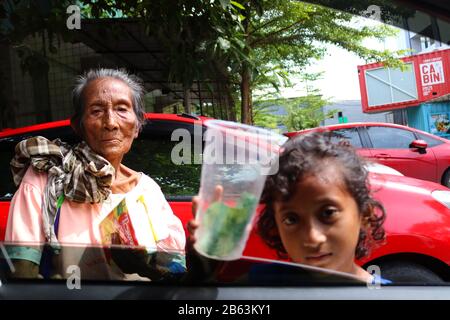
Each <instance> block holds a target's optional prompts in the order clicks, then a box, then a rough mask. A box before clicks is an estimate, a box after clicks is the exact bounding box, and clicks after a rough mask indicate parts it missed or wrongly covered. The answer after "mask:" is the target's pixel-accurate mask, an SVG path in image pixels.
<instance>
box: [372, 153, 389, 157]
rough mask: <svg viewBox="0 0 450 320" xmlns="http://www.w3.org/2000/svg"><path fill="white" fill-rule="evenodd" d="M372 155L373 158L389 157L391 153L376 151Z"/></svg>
mask: <svg viewBox="0 0 450 320" xmlns="http://www.w3.org/2000/svg"><path fill="white" fill-rule="evenodd" d="M374 157H375V158H390V157H391V155H389V154H387V153H377V154H376V155H375V156H374Z"/></svg>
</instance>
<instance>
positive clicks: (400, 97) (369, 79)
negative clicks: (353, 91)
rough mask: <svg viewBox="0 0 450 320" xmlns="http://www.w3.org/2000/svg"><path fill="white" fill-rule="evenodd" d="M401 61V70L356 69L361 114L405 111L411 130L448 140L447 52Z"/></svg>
mask: <svg viewBox="0 0 450 320" xmlns="http://www.w3.org/2000/svg"><path fill="white" fill-rule="evenodd" d="M402 60H403V62H404V66H405V68H404V70H400V69H391V68H385V67H383V65H382V64H381V63H373V64H367V65H363V66H359V67H358V75H359V83H360V89H361V104H362V108H363V112H365V113H377V112H384V111H389V110H398V109H406V113H407V118H408V125H409V126H410V127H414V128H417V129H420V130H423V131H427V132H429V133H432V134H436V135H439V136H442V137H445V138H450V82H449V76H450V49H446V50H436V51H433V52H429V53H424V54H418V55H414V56H408V57H405V58H402Z"/></svg>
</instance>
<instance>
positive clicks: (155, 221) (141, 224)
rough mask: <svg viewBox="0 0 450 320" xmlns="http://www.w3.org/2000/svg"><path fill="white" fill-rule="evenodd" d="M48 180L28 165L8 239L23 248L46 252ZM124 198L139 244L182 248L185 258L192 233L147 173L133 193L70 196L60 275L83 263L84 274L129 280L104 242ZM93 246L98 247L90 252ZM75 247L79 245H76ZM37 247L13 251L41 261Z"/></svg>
mask: <svg viewBox="0 0 450 320" xmlns="http://www.w3.org/2000/svg"><path fill="white" fill-rule="evenodd" d="M46 182H47V175H46V174H44V173H36V172H35V171H34V170H33V169H31V168H29V169H28V171H27V173H26V174H25V176H24V178H23V180H22V183H21V184H20V186H19V189H18V190H17V192H16V193H15V194H14V197H13V199H12V201H11V206H10V211H9V216H8V223H7V227H6V234H5V242H14V243H15V244H17V245H18V246H31V245H33V247H34V248H36V249H38V251H37V253H39V251H42V247H43V244H44V243H45V237H44V232H43V228H42V211H41V205H42V196H43V194H44V188H45V185H46ZM124 198H125V199H126V204H127V207H128V210H129V213H130V218H131V221H132V225H133V227H134V229H135V233H136V238H137V240H138V242H139V245H143V246H145V247H146V248H147V251H149V252H153V251H167V252H171V253H172V252H177V253H179V255H180V257H182V258H181V259H182V260H183V262H184V246H185V241H186V237H185V233H184V229H183V226H182V224H181V221H180V220H179V219H178V217H176V216H175V215H174V214H173V212H172V209H171V208H170V206H169V204H168V203H167V201H166V199H165V198H164V195H163V193H162V192H161V189H160V187H159V186H158V185H157V183H156V182H154V181H153V179H151V178H150V177H148V176H147V175H145V174H141V177H140V179H139V182H138V183H137V185H136V186H135V187H134V188H133V189H132V190H131V191H129V192H128V193H127V194H111V195H110V197H109V198H108V199H107V200H106V201H105V202H103V203H102V204H90V203H76V202H72V201H68V200H65V201H64V202H63V204H62V207H61V211H60V212H61V213H60V218H59V230H58V234H57V237H58V240H59V242H60V243H61V245H63V250H62V251H61V254H60V255H58V257H59V260H60V261H59V268H58V269H59V270H58V273H60V274H61V275H62V276H63V277H65V276H68V275H70V273H67V270H68V268H69V267H70V266H72V265H75V266H79V267H80V269H81V272H82V274H81V277H82V278H93V279H99V278H100V279H102V278H106V279H123V278H127V277H126V276H125V275H124V274H123V273H122V272H121V271H120V270H119V269H118V268H117V266H115V264H114V263H112V265H111V262H109V260H108V258H106V256H105V252H104V250H103V248H102V246H101V245H102V236H101V233H100V228H99V225H100V223H101V222H102V221H103V219H105V217H106V216H107V215H108V214H109V213H110V212H111V211H112V210H113V209H114V207H116V206H117V204H118V203H119V202H120V201H122V200H123V199H124ZM36 244H39V245H38V246H36ZM64 245H70V247H71V249H70V252H69V251H68V250H64ZM87 245H89V246H92V245H93V246H98V248H97V250H96V249H90V250H86V249H85V248H86V246H87ZM74 247H75V248H77V249H73V248H74ZM32 251H33V250H32ZM32 251H31V253H32V256H33V255H34V257H30V256H28V255H27V254H25V256H22V257H21V256H20V255H21V253H20V252H12V253H11V254H10V256H11V257H12V258H16V259H17V258H19V259H27V260H31V261H34V262H36V263H39V260H40V257H39V255H36V252H35V253H34V254H33V252H32ZM70 270H71V269H70Z"/></svg>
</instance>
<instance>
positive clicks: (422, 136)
mask: <svg viewBox="0 0 450 320" xmlns="http://www.w3.org/2000/svg"><path fill="white" fill-rule="evenodd" d="M416 134H417V135H418V137H419V139H422V140H425V141H426V143H427V144H428V147H430V148H431V147H436V146H439V145H441V144H443V143H444V142H443V141H441V140H438V139H436V138H433V137H430V136H429V135H426V134H423V133H420V132H416Z"/></svg>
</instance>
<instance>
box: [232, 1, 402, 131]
mask: <svg viewBox="0 0 450 320" xmlns="http://www.w3.org/2000/svg"><path fill="white" fill-rule="evenodd" d="M241 4H242V6H243V7H244V9H242V14H243V15H244V16H245V19H244V20H243V23H242V25H243V28H244V33H243V35H241V34H240V31H239V30H237V31H236V33H235V35H236V37H237V38H240V37H242V38H243V39H242V41H243V43H244V46H243V48H239V52H243V54H242V55H239V54H230V56H229V57H230V59H231V60H235V61H232V62H230V65H232V66H236V65H237V66H238V71H239V75H240V79H239V81H240V95H241V121H242V122H243V123H250V124H251V123H252V122H253V121H252V118H251V115H252V90H254V89H255V84H257V83H262V82H264V81H261V79H262V80H264V78H270V77H267V72H268V70H270V72H272V73H277V74H278V75H280V78H282V77H283V75H285V74H286V73H287V74H289V73H291V72H293V71H297V72H298V71H299V70H301V69H302V68H304V67H305V66H306V65H308V64H310V63H311V61H313V59H320V58H321V57H322V56H323V55H324V53H325V51H326V48H325V46H324V44H334V45H337V46H339V47H341V48H344V49H346V50H348V51H351V52H354V53H356V54H357V55H358V56H360V57H362V58H364V59H366V60H367V61H385V62H386V64H387V65H390V66H399V65H400V62H399V60H397V59H396V58H397V56H399V55H401V54H403V53H404V52H403V51H400V52H396V53H391V52H389V51H388V50H385V51H377V50H371V49H368V48H366V47H364V46H363V45H362V41H363V40H364V39H366V38H376V39H383V38H385V37H386V36H390V35H393V34H394V31H393V30H392V29H391V28H388V27H386V26H380V27H375V28H374V27H370V28H369V27H357V26H352V25H351V24H350V22H351V20H352V18H353V16H352V15H351V14H349V13H345V12H340V11H334V10H331V9H329V8H325V7H320V6H316V5H312V4H308V3H304V2H299V1H290V0H270V1H269V0H247V1H242V2H241ZM236 58H237V59H236ZM232 70H233V69H232ZM258 79H259V80H258Z"/></svg>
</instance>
